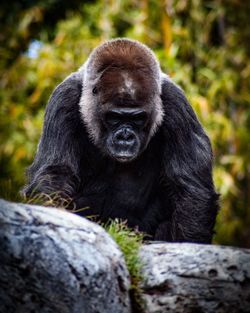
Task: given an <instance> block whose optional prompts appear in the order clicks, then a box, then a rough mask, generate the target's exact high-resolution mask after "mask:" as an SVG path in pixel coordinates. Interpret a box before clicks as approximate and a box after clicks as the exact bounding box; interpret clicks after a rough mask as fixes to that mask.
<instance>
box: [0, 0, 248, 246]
mask: <svg viewBox="0 0 250 313" xmlns="http://www.w3.org/2000/svg"><path fill="white" fill-rule="evenodd" d="M249 19H250V2H249V1H242V0H227V1H222V0H221V1H219V0H217V1H205V0H203V1H202V0H179V1H175V0H141V1H136V0H106V1H83V0H82V1H80V0H71V1H68V0H40V1H34V0H18V1H15V0H11V1H1V4H0V21H1V22H0V86H1V89H0V197H2V198H5V199H9V200H12V201H21V200H22V199H21V198H20V196H19V190H20V187H21V186H23V184H24V181H25V175H24V173H25V168H26V167H27V166H28V165H29V164H30V163H31V162H32V160H33V157H34V154H35V151H36V146H37V143H38V140H39V136H40V133H41V128H42V123H43V116H44V109H45V106H46V103H47V101H48V98H49V96H50V94H51V92H52V90H53V89H54V88H55V86H56V85H57V84H58V83H59V82H61V81H62V80H63V79H64V78H65V77H66V76H67V75H69V74H70V73H71V72H72V71H75V70H77V69H78V67H79V66H80V65H81V64H82V63H83V62H84V61H85V59H86V58H87V56H88V54H89V53H90V51H91V50H92V49H93V48H94V47H96V46H97V45H99V44H100V43H101V42H103V41H104V40H107V39H110V38H114V37H130V38H134V39H137V40H140V41H142V42H144V43H145V44H147V45H148V46H149V47H151V48H152V49H153V50H154V52H155V53H156V55H157V57H158V58H159V60H160V63H161V66H162V69H163V71H164V72H166V73H168V74H169V76H170V77H171V78H172V79H173V80H174V81H175V82H176V83H177V84H179V85H180V86H181V87H182V88H183V89H184V91H185V93H186V95H187V97H188V99H189V101H190V102H191V104H192V106H193V108H194V110H195V111H196V113H197V115H198V116H199V118H200V121H201V122H202V124H203V125H204V127H205V129H206V131H207V133H208V134H209V136H210V138H211V141H212V145H213V150H214V155H215V161H214V163H215V168H214V179H215V184H216V187H217V190H218V191H219V192H220V194H221V210H220V213H219V216H218V218H217V224H216V236H215V238H214V242H215V243H220V244H228V245H237V246H244V247H250V164H249V161H250V88H249V87H250V63H249V59H250V26H249V24H250V23H249Z"/></svg>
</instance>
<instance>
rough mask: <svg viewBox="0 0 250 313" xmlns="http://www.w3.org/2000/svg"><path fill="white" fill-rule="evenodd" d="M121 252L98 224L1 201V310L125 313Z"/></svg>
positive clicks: (127, 308)
mask: <svg viewBox="0 0 250 313" xmlns="http://www.w3.org/2000/svg"><path fill="white" fill-rule="evenodd" d="M129 284H130V282H129V276H128V272H127V269H126V266H125V263H124V258H123V256H122V253H121V252H120V250H119V249H118V247H117V245H116V244H115V243H114V241H113V240H112V239H111V238H110V237H109V235H108V234H107V233H106V232H105V231H104V230H103V229H102V228H101V227H100V226H98V225H96V224H94V223H92V222H90V221H88V220H86V219H84V218H80V217H78V216H76V215H74V214H71V213H68V212H65V211H62V210H59V209H53V208H46V207H40V206H31V205H24V204H13V203H9V202H7V201H4V200H0V312H1V313H14V312H18V313H29V312H30V313H49V312H51V313H52V312H53V313H57V312H58V313H69V312H70V313H92V312H93V313H94V312H96V313H97V312H100V313H106V312H107V313H125V312H126V313H128V312H130V300H129V296H128V292H129Z"/></svg>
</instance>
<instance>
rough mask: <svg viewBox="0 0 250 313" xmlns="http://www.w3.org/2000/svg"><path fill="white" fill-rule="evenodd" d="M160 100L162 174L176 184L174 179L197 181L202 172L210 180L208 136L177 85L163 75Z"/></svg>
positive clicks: (210, 158)
mask: <svg viewBox="0 0 250 313" xmlns="http://www.w3.org/2000/svg"><path fill="white" fill-rule="evenodd" d="M161 99H162V104H163V110H164V120H163V124H162V131H163V136H164V141H165V142H164V144H165V152H164V168H165V174H166V175H168V176H170V177H169V178H172V179H173V180H174V181H175V182H176V183H177V184H178V180H183V179H185V178H187V179H188V180H192V179H197V180H199V177H200V179H202V178H203V177H204V175H205V177H207V179H208V180H211V181H212V177H211V171H212V150H211V145H210V141H209V138H208V137H207V135H206V134H205V131H204V130H203V128H202V126H201V124H200V122H199V121H198V119H197V117H196V115H195V113H194V111H193V109H192V107H191V105H190V104H189V103H188V101H187V99H186V97H185V95H184V93H183V91H182V90H181V88H180V87H178V86H177V85H176V84H175V83H173V82H172V81H171V80H170V79H169V78H168V77H167V76H166V75H163V76H162V92H161ZM197 183H198V181H197Z"/></svg>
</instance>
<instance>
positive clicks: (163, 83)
mask: <svg viewBox="0 0 250 313" xmlns="http://www.w3.org/2000/svg"><path fill="white" fill-rule="evenodd" d="M212 159H213V156H212V150H211V145H210V141H209V138H208V137H207V135H206V134H205V132H204V130H203V128H202V126H201V124H200V123H199V121H198V119H197V117H196V115H195V113H194V111H193V109H192V107H191V106H190V104H189V103H188V101H187V99H186V98H185V95H184V93H183V91H182V90H181V88H180V87H178V86H177V85H176V84H175V83H173V82H172V81H171V79H170V78H169V77H168V76H167V75H166V74H163V73H162V71H161V69H160V66H159V63H158V61H157V60H156V57H155V56H154V54H153V52H152V51H151V50H150V49H149V48H148V47H146V46H145V45H143V44H141V43H139V42H137V41H133V40H129V39H114V40H111V41H108V42H106V43H104V44H102V45H100V46H99V47H97V48H96V49H94V50H93V52H92V53H91V54H90V56H89V58H88V60H87V61H86V63H85V64H84V65H83V66H82V67H81V68H80V69H79V70H78V71H77V72H75V73H73V74H71V75H70V76H68V77H67V78H66V79H65V80H64V81H63V82H62V83H61V84H60V85H58V86H57V88H56V89H55V90H54V92H53V94H52V96H51V98H50V100H49V102H48V105H47V108H46V113H45V118H44V126H43V132H42V135H41V139H40V142H39V145H38V149H37V153H36V156H35V159H34V162H33V164H32V165H31V166H30V167H29V169H28V171H27V176H28V182H27V185H26V186H25V187H24V189H23V193H24V195H25V196H26V197H28V196H30V195H34V194H55V193H57V194H58V195H59V197H60V198H61V199H70V201H71V202H70V206H71V207H72V208H74V209H75V210H78V209H80V208H87V209H84V210H79V211H80V212H79V213H78V214H80V215H82V216H97V217H98V219H99V220H100V221H102V222H107V221H108V220H110V219H115V218H118V219H121V220H126V222H127V224H128V226H129V227H132V228H135V229H138V230H139V231H142V232H143V233H145V236H146V238H150V239H151V240H161V241H170V242H171V241H174V242H184V241H186V242H197V243H210V242H211V240H212V235H213V228H214V224H215V219H216V215H217V211H218V195H217V193H216V192H215V189H214V184H213V179H212Z"/></svg>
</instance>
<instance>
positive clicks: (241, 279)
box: [140, 243, 250, 313]
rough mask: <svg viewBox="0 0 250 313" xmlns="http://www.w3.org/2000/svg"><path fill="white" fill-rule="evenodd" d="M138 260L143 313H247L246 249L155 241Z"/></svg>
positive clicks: (249, 261) (249, 260)
mask: <svg viewBox="0 0 250 313" xmlns="http://www.w3.org/2000/svg"><path fill="white" fill-rule="evenodd" d="M140 256H141V259H142V261H143V264H144V265H143V275H144V282H143V283H142V286H141V287H142V290H143V294H142V299H143V301H144V302H145V305H146V308H147V309H146V310H145V311H146V312H147V313H149V312H150V313H164V312H175V313H202V312H204V313H236V312H237V313H240V312H250V250H247V249H239V248H233V247H222V246H211V245H198V244H187V243H185V244H184V243H183V244H181V243H179V244H178V243H175V244H170V243H168V244H166V243H161V244H152V245H147V246H143V247H142V249H141V252H140Z"/></svg>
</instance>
